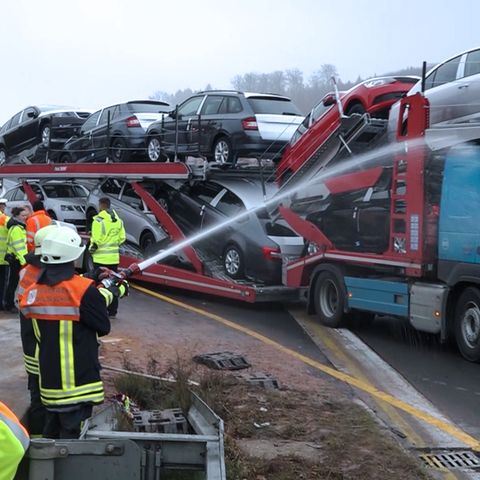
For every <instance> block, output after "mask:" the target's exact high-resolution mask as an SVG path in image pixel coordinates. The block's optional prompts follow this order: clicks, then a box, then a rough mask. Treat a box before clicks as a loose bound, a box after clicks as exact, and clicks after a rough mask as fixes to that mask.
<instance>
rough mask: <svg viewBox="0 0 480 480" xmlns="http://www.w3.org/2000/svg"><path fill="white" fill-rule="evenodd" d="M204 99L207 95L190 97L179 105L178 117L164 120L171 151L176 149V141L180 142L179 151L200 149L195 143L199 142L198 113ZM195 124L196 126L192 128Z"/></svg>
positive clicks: (167, 145)
mask: <svg viewBox="0 0 480 480" xmlns="http://www.w3.org/2000/svg"><path fill="white" fill-rule="evenodd" d="M204 101H205V95H198V96H196V97H192V98H189V99H188V100H186V101H185V102H183V103H182V104H181V105H180V106H179V107H178V110H177V113H176V119H175V118H171V119H169V120H168V121H165V122H164V128H165V136H164V140H165V142H166V148H167V149H168V150H169V151H174V150H175V144H176V143H177V144H178V151H179V152H182V153H186V152H191V151H194V152H195V151H197V150H198V147H197V146H195V145H194V143H196V142H198V113H199V112H200V109H201V107H202V104H203V102H204ZM177 123H178V135H177V130H176V129H177ZM194 125H195V127H194V129H193V130H192V126H194Z"/></svg>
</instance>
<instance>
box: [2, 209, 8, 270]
mask: <svg viewBox="0 0 480 480" xmlns="http://www.w3.org/2000/svg"><path fill="white" fill-rule="evenodd" d="M9 220H10V217H9V216H8V215H5V214H4V213H0V265H8V262H7V261H6V260H5V254H6V253H7V235H8V228H7V222H8V221H9Z"/></svg>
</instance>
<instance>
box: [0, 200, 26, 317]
mask: <svg viewBox="0 0 480 480" xmlns="http://www.w3.org/2000/svg"><path fill="white" fill-rule="evenodd" d="M27 216H28V211H27V210H26V209H25V208H21V207H14V208H12V218H10V220H9V221H8V222H7V228H8V234H7V254H6V255H5V259H6V260H7V261H8V265H9V267H10V268H9V276H8V284H7V289H6V291H5V310H7V311H9V312H14V313H16V312H17V308H16V307H15V290H16V289H17V285H18V275H19V273H20V269H21V268H22V267H23V266H24V265H26V263H27V262H26V260H25V255H26V254H27V232H26V230H25V221H26V219H27Z"/></svg>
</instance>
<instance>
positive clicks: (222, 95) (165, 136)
mask: <svg viewBox="0 0 480 480" xmlns="http://www.w3.org/2000/svg"><path fill="white" fill-rule="evenodd" d="M302 120H303V115H302V113H301V112H300V111H299V109H298V108H297V107H296V106H295V104H294V103H293V102H292V101H291V100H290V99H289V98H288V97H284V96H281V95H272V94H263V93H243V92H237V91H206V92H199V93H197V94H195V95H193V96H192V97H190V98H188V99H187V100H185V101H184V102H183V103H181V104H180V105H179V106H178V107H177V108H176V110H175V111H174V112H171V113H170V114H169V116H165V117H164V118H163V119H162V120H161V121H157V122H155V123H152V125H150V127H149V128H148V131H147V139H148V140H147V142H148V143H147V155H148V159H149V160H150V161H152V162H157V161H165V160H167V159H169V158H173V157H174V156H175V154H177V156H178V157H180V158H184V157H185V156H187V155H193V156H198V155H203V156H205V157H206V158H207V159H208V160H210V161H215V162H217V163H222V164H223V163H234V161H235V160H236V158H237V157H238V156H242V157H262V158H278V157H279V155H280V153H281V151H282V150H283V148H284V147H285V145H286V144H287V143H288V141H289V140H290V137H291V136H292V134H293V133H294V132H295V130H296V128H297V127H298V125H299V124H300V123H301V122H302Z"/></svg>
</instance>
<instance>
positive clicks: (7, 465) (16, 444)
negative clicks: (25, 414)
mask: <svg viewBox="0 0 480 480" xmlns="http://www.w3.org/2000/svg"><path fill="white" fill-rule="evenodd" d="M29 444H30V439H29V436H28V433H27V431H26V430H25V428H24V427H23V425H22V424H21V423H20V421H19V420H18V418H17V417H16V416H15V414H14V413H13V412H12V411H11V410H10V409H9V408H8V407H7V406H6V405H5V404H4V403H2V402H0V480H13V478H14V477H15V473H16V472H17V468H18V465H19V464H20V462H21V460H22V458H23V456H24V455H25V452H26V451H27V449H28V446H29Z"/></svg>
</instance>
